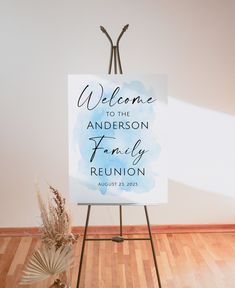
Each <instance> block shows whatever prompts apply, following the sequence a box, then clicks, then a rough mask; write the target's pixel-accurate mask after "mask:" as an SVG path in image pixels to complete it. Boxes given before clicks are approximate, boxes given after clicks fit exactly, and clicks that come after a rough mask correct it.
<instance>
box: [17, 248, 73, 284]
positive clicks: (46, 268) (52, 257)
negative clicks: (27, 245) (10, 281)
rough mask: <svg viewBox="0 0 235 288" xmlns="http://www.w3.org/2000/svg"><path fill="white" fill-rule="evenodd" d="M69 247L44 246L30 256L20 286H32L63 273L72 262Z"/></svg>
mask: <svg viewBox="0 0 235 288" xmlns="http://www.w3.org/2000/svg"><path fill="white" fill-rule="evenodd" d="M72 256H73V253H72V248H71V247H69V246H66V247H60V248H58V249H56V248H55V247H51V248H48V247H46V246H44V247H43V248H41V249H38V250H36V251H35V252H34V253H33V255H32V256H31V258H30V260H29V262H28V264H27V266H26V268H25V270H24V272H23V277H22V278H21V283H20V284H32V283H34V282H38V281H42V280H45V279H47V278H48V277H51V276H54V275H58V274H60V273H62V272H64V271H65V270H66V269H68V267H69V266H70V265H71V263H72V261H73V257H72Z"/></svg>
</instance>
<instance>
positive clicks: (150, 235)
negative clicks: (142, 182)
mask: <svg viewBox="0 0 235 288" xmlns="http://www.w3.org/2000/svg"><path fill="white" fill-rule="evenodd" d="M144 210H145V215H146V220H147V224H148V230H149V237H150V242H151V247H152V253H153V260H154V265H155V270H156V273H157V281H158V287H159V288H161V287H162V285H161V280H160V274H159V271H158V266H157V258H156V254H155V249H154V242H153V237H152V232H151V227H150V222H149V216H148V210H147V206H146V205H145V206H144Z"/></svg>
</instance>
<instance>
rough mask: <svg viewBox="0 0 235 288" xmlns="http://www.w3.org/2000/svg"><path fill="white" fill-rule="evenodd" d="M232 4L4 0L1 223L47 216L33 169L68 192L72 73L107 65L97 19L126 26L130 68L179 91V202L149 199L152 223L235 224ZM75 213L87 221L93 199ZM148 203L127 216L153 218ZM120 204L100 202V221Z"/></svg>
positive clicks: (175, 155) (113, 219) (27, 222)
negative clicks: (40, 205)
mask: <svg viewBox="0 0 235 288" xmlns="http://www.w3.org/2000/svg"><path fill="white" fill-rule="evenodd" d="M234 4H235V1H233V0H231V1H230V0H171V1H170V0H169V1H166V0H145V1H144V0H142V1H140V0H129V1H124V0H121V1H114V0H111V1H110V0H102V1H92V0H86V1H81V0H80V1H78V0H77V1H75V0H74V1H65V0H64V1H62V0H50V1H47V0H40V1H39V0H37V1H36V0H33V1H32V0H21V1H18V0H1V1H0V43H1V44H0V101H1V102H0V119H1V121H0V131H1V134H0V135H1V141H0V167H1V174H0V195H1V201H0V226H35V225H38V224H39V223H40V219H39V216H38V215H39V212H38V208H37V202H36V196H35V189H34V181H35V177H39V179H41V180H42V183H45V181H48V182H49V183H50V184H52V185H54V186H56V187H58V188H59V189H60V190H61V191H62V192H63V193H64V194H65V195H67V190H68V186H67V173H68V163H67V75H68V74H76V73H107V66H108V60H109V44H108V42H107V40H106V38H105V37H104V35H103V34H102V33H101V31H100V30H99V25H103V26H105V27H106V28H107V29H108V31H109V32H110V33H111V34H112V35H117V34H118V33H119V31H120V29H121V28H122V27H123V25H125V24H127V23H129V24H130V28H129V30H128V31H127V32H126V34H125V35H124V37H123V39H122V41H121V57H122V62H123V69H124V72H125V73H165V74H168V76H169V95H170V96H171V97H172V98H171V100H170V104H169V105H170V111H171V113H170V117H171V118H170V137H169V139H170V144H169V146H170V147H169V151H170V157H169V158H170V159H169V166H170V167H169V168H170V169H169V177H170V181H169V203H168V204H166V205H159V206H156V207H155V206H154V207H150V208H149V211H150V217H151V221H152V223H167V224H173V223H232V222H233V223H234V219H235V209H234V207H235V206H234V205H235V186H234V183H233V179H234V178H235V169H234V168H235V167H234V166H235V165H234V163H235V158H234V155H235V150H234V148H233V147H235V145H233V144H234V142H235V140H234V138H235V133H234V132H235V124H234V123H235V71H234V70H235V61H234V51H235V45H234V35H235V34H234V25H235V21H234V19H235V5H234ZM189 112H190V113H189ZM207 115H208V116H207ZM202 119H203V121H202ZM197 120H198V121H197ZM207 120H208V121H207ZM220 123H222V124H221V125H220ZM218 139H219V141H217V140H218ZM201 168H202V169H201ZM217 183H218V185H217ZM45 187H46V186H45V184H43V185H42V190H43V191H45V190H46V188H45ZM71 210H72V214H73V218H74V224H75V225H80V224H83V222H84V217H85V207H77V206H76V205H73V204H71ZM142 210H143V209H142V208H141V207H129V208H125V210H124V216H125V220H124V222H125V224H142V223H145V218H144V213H143V211H142ZM116 212H117V208H115V207H114V208H113V207H96V208H95V209H94V210H93V213H92V215H91V224H95V225H106V224H107V225H114V224H117V223H118V222H117V221H118V214H117V213H116Z"/></svg>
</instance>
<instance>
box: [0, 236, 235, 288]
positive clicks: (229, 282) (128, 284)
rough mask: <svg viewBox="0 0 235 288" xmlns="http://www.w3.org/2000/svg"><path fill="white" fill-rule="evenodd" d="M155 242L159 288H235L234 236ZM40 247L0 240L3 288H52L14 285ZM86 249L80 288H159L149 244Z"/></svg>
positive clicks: (32, 240) (31, 241)
mask: <svg viewBox="0 0 235 288" xmlns="http://www.w3.org/2000/svg"><path fill="white" fill-rule="evenodd" d="M135 236H137V235H133V236H129V237H135ZM138 236H140V235H138ZM142 236H143V235H142ZM101 237H103V236H101ZM154 239H155V244H156V249H157V260H158V265H159V270H160V274H161V281H162V287H163V288H234V287H235V234H232V233H224V234H223V233H192V234H190V233H187V234H155V235H154ZM39 245H40V240H39V239H38V238H36V237H0V287H1V288H15V287H22V288H24V287H29V288H30V287H35V288H40V287H43V288H46V287H49V286H50V284H51V281H47V282H41V283H40V284H36V285H28V286H24V285H20V286H19V284H18V282H19V279H20V275H21V272H22V268H23V265H24V263H25V262H26V261H27V257H28V256H29V255H30V253H32V251H33V250H34V248H36V247H37V246H39ZM86 245H87V246H86V252H85V259H84V266H83V268H84V269H83V273H82V279H81V285H80V287H81V288H91V287H94V288H99V287H102V288H146V287H147V288H155V287H156V288H157V287H158V286H157V281H156V275H155V270H154V265H153V259H152V254H151V247H150V243H149V242H148V241H125V242H124V243H121V244H117V243H113V242H108V241H102V242H87V244H86ZM80 248H81V238H80V239H79V243H78V244H77V245H76V247H75V264H74V267H73V268H72V270H71V278H72V288H75V287H76V277H77V270H78V261H79V253H80Z"/></svg>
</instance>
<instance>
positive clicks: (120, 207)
mask: <svg viewBox="0 0 235 288" xmlns="http://www.w3.org/2000/svg"><path fill="white" fill-rule="evenodd" d="M119 216H120V236H122V205H120V206H119Z"/></svg>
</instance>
